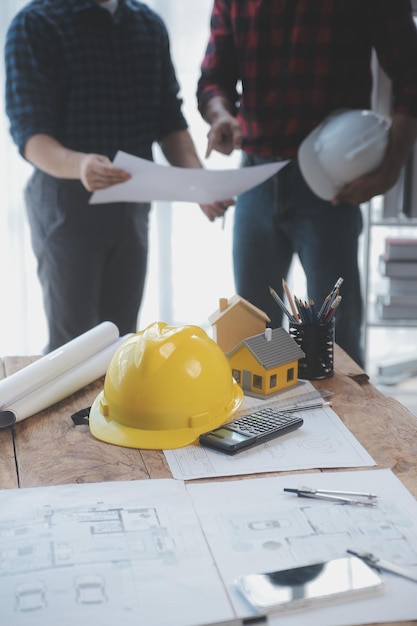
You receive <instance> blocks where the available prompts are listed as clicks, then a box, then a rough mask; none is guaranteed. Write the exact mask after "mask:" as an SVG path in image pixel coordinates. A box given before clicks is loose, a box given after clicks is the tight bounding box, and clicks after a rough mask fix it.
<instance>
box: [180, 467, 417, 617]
mask: <svg viewBox="0 0 417 626" xmlns="http://www.w3.org/2000/svg"><path fill="white" fill-rule="evenodd" d="M301 485H307V486H309V487H315V488H319V489H336V490H345V491H361V492H367V493H375V494H377V495H378V506H377V507H358V506H350V505H343V504H342V505H340V504H335V503H333V502H331V503H330V502H325V501H324V500H313V499H311V498H299V497H297V496H295V495H294V494H287V493H284V491H283V489H284V487H290V488H298V487H300V486H301ZM187 491H188V493H189V494H190V496H191V498H192V500H193V503H194V507H195V510H196V512H197V515H198V518H199V520H200V523H201V526H202V529H203V532H204V534H205V536H206V538H207V541H208V543H209V546H210V550H211V552H212V554H213V557H214V560H215V562H216V564H217V566H218V568H219V573H220V576H221V577H222V579H223V582H224V583H225V585H226V586H227V588H228V590H229V594H230V597H231V600H232V603H233V606H234V609H235V611H236V613H237V614H238V615H239V616H245V617H246V616H249V615H251V612H250V609H249V608H248V606H249V605H248V604H247V603H246V602H245V601H244V600H243V598H242V597H241V596H240V593H239V592H238V591H237V590H236V588H235V587H234V584H233V581H234V579H235V578H236V577H237V576H240V575H244V574H254V573H259V572H273V571H275V570H279V569H286V568H290V567H298V566H300V565H306V564H309V563H317V562H320V561H325V560H328V559H331V558H337V557H341V556H346V550H347V549H353V550H363V551H367V552H372V553H374V554H375V555H376V556H378V557H379V558H381V559H386V560H387V561H391V562H394V563H397V564H398V565H401V566H404V567H406V568H408V569H409V571H410V573H412V574H414V575H416V574H417V502H416V501H415V499H414V498H413V496H412V495H411V494H410V493H409V492H408V491H407V489H406V488H405V487H404V485H403V484H402V483H401V482H400V481H399V480H398V478H397V477H396V476H395V475H394V474H393V473H392V472H391V471H390V470H364V471H358V470H355V471H345V472H327V473H310V474H298V475H297V474H291V475H287V476H274V477H267V478H254V479H246V480H233V481H222V482H218V483H213V482H205V483H201V484H195V483H192V484H189V485H187ZM381 577H382V579H383V580H384V583H385V592H384V593H383V594H382V595H377V596H374V597H367V598H361V599H360V600H355V601H353V600H352V599H347V600H346V601H338V602H335V603H334V604H332V605H329V606H326V607H310V608H306V609H300V610H298V611H294V612H286V613H285V614H276V615H270V616H269V619H268V626H282V624H285V626H306V624H308V626H347V625H349V626H352V625H353V624H369V623H372V624H375V623H379V622H384V623H385V622H395V623H396V624H397V623H399V622H401V620H415V619H417V584H416V583H415V582H412V581H408V580H405V579H404V578H400V577H399V576H395V575H394V574H388V573H386V572H382V573H381Z"/></svg>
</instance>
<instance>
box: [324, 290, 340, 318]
mask: <svg viewBox="0 0 417 626" xmlns="http://www.w3.org/2000/svg"><path fill="white" fill-rule="evenodd" d="M341 300H342V296H336V298H335V299H334V300H333V303H332V304H331V305H330V307H329V309H328V311H327V312H326V315H325V316H324V319H323V322H324V323H326V322H330V320H331V319H332V317H333V314H334V312H335V310H336V309H337V307H338V306H339V304H340V302H341Z"/></svg>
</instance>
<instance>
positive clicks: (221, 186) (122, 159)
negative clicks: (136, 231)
mask: <svg viewBox="0 0 417 626" xmlns="http://www.w3.org/2000/svg"><path fill="white" fill-rule="evenodd" d="M287 163H288V161H280V162H277V163H267V164H265V165H254V166H252V167H245V168H239V169H233V170H208V169H190V168H182V167H171V166H166V165H158V164H156V163H153V162H152V161H147V160H146V159H141V158H140V157H136V156H133V155H132V154H128V153H127V152H123V151H119V152H118V153H117V154H116V157H115V159H114V161H113V164H114V165H115V166H117V167H120V168H121V169H124V170H126V171H128V172H129V173H130V174H132V178H131V179H130V180H128V181H126V182H125V183H120V184H118V185H113V186H112V187H108V188H107V189H102V190H100V191H95V192H94V193H93V194H92V196H91V198H90V204H106V203H109V202H154V201H158V200H159V201H166V202H175V201H178V202H180V201H181V202H196V203H198V204H210V203H212V202H217V201H223V200H229V199H231V198H233V197H234V196H236V195H238V194H240V193H243V192H244V191H248V189H251V188H252V187H255V186H256V185H259V184H260V183H262V182H264V181H265V180H267V179H268V178H270V177H271V176H273V175H274V174H276V173H277V172H278V171H279V170H280V169H281V168H283V167H284V165H286V164H287Z"/></svg>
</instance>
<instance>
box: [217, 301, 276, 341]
mask: <svg viewBox="0 0 417 626" xmlns="http://www.w3.org/2000/svg"><path fill="white" fill-rule="evenodd" d="M209 322H210V324H211V325H212V326H213V339H214V341H216V342H217V343H218V345H219V346H220V347H221V349H222V350H223V352H225V353H227V352H229V351H230V350H231V349H232V348H234V347H235V346H237V344H238V343H240V342H241V341H242V340H243V339H246V338H247V337H252V336H253V335H258V334H259V333H263V332H264V330H265V328H266V325H267V323H268V322H270V319H269V317H268V316H267V315H266V313H264V312H263V311H261V310H260V309H258V308H257V307H256V306H254V305H253V304H251V303H250V302H248V301H247V300H245V299H244V298H241V297H240V296H238V295H234V296H232V297H231V298H229V299H227V298H220V300H219V308H218V310H217V311H215V312H214V313H213V314H212V315H210V317H209Z"/></svg>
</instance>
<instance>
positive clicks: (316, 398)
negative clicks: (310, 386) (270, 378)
mask: <svg viewBox="0 0 417 626" xmlns="http://www.w3.org/2000/svg"><path fill="white" fill-rule="evenodd" d="M332 395H333V391H328V390H327V389H314V390H313V391H306V392H305V393H301V394H299V395H297V396H294V398H274V399H271V400H259V399H255V398H252V397H251V396H249V397H248V396H246V398H245V400H247V401H248V402H249V404H251V400H253V401H254V404H253V406H248V407H244V408H241V409H240V410H239V411H237V413H236V415H235V417H237V416H239V415H240V414H242V415H245V414H248V413H249V412H251V413H253V412H255V411H256V410H257V409H260V408H268V407H274V408H276V409H279V410H280V411H286V412H288V413H291V412H295V411H307V410H308V409H319V408H320V407H322V406H324V404H323V400H325V399H326V398H330V396H332ZM326 404H328V403H326Z"/></svg>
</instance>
